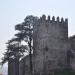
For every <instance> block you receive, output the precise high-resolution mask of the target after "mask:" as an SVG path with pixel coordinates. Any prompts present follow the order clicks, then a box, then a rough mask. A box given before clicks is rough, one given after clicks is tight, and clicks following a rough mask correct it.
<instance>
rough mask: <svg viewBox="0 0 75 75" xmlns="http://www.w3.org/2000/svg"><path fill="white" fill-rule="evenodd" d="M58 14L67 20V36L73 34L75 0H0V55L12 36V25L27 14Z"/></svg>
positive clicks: (20, 20)
mask: <svg viewBox="0 0 75 75" xmlns="http://www.w3.org/2000/svg"><path fill="white" fill-rule="evenodd" d="M42 14H46V15H51V16H56V17H57V16H60V17H64V18H68V20H69V36H70V35H74V34H75V0H0V56H2V53H3V52H4V49H5V43H6V42H7V41H8V40H9V39H11V38H12V37H14V33H15V30H14V26H15V25H16V24H18V23H21V22H23V19H24V18H25V17H26V16H27V15H34V16H41V15H42Z"/></svg>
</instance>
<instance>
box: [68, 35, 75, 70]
mask: <svg viewBox="0 0 75 75" xmlns="http://www.w3.org/2000/svg"><path fill="white" fill-rule="evenodd" d="M69 42H70V47H71V48H70V49H71V56H70V65H71V68H72V69H73V70H74V71H75V36H72V37H70V38H69Z"/></svg>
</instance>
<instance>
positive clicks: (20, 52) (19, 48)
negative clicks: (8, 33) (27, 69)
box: [2, 38, 27, 75]
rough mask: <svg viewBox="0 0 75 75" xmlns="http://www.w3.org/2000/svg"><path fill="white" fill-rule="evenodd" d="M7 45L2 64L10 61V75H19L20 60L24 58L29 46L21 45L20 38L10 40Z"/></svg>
mask: <svg viewBox="0 0 75 75" xmlns="http://www.w3.org/2000/svg"><path fill="white" fill-rule="evenodd" d="M7 44H8V45H7V49H6V50H7V51H6V52H5V54H4V59H3V61H2V63H5V62H6V61H8V75H19V60H20V58H21V57H22V56H24V52H25V51H26V50H27V46H26V45H21V43H20V39H19V38H13V39H11V40H9V42H8V43H7ZM11 70H12V71H11Z"/></svg>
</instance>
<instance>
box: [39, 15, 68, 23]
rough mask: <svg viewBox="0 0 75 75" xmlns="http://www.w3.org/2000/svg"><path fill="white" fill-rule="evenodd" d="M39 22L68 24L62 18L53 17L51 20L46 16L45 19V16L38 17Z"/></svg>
mask: <svg viewBox="0 0 75 75" xmlns="http://www.w3.org/2000/svg"><path fill="white" fill-rule="evenodd" d="M39 20H40V21H47V22H48V21H49V22H51V23H53V22H55V23H64V24H68V19H67V18H66V19H64V18H63V17H62V18H59V17H55V16H53V17H52V18H51V17H50V16H48V17H47V18H46V15H42V17H40V19H39Z"/></svg>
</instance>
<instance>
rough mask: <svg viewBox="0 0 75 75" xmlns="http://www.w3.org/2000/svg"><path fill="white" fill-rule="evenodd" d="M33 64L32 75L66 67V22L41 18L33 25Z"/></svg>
mask: <svg viewBox="0 0 75 75" xmlns="http://www.w3.org/2000/svg"><path fill="white" fill-rule="evenodd" d="M33 32H34V34H33V35H34V37H33V46H34V52H33V53H34V56H35V58H34V62H33V73H34V74H35V75H40V74H49V72H50V71H52V70H54V69H62V68H65V66H66V60H67V56H66V52H67V50H68V49H69V47H68V22H67V19H66V20H65V21H64V20H63V18H62V19H61V21H59V17H58V18H57V20H56V21H55V17H53V18H52V20H50V17H48V19H47V20H46V17H45V15H43V16H42V18H40V19H39V20H38V22H37V23H36V25H34V31H33Z"/></svg>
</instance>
